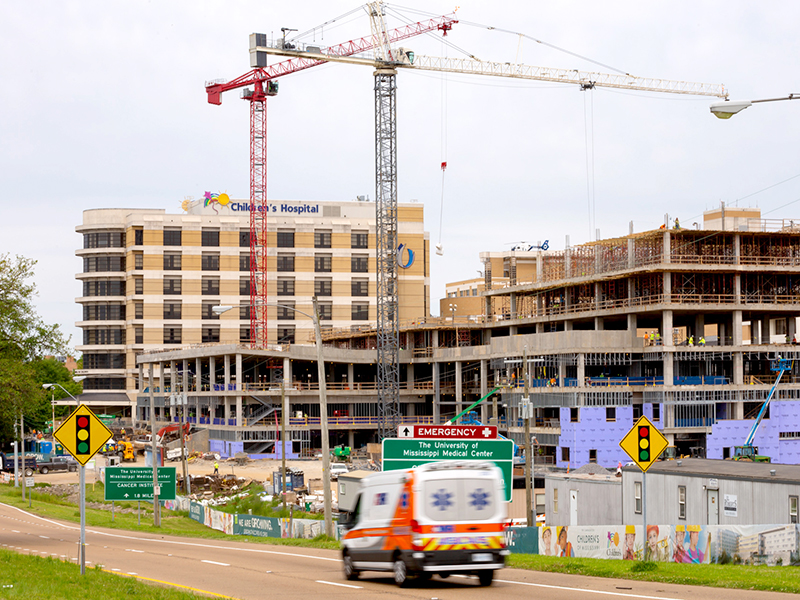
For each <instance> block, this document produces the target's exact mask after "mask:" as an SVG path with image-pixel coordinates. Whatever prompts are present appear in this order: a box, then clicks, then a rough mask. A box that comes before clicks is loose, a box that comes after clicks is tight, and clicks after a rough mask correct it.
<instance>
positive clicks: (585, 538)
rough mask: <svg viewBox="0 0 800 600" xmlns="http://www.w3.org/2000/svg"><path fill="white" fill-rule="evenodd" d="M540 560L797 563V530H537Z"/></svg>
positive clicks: (763, 527)
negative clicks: (553, 557)
mask: <svg viewBox="0 0 800 600" xmlns="http://www.w3.org/2000/svg"><path fill="white" fill-rule="evenodd" d="M538 530H539V532H538V533H539V554H542V555H549V556H563V557H583V558H609V559H615V560H642V559H645V558H646V559H649V560H655V561H661V562H677V563H687V564H701V563H716V562H720V561H721V562H727V560H728V559H730V560H731V561H733V562H742V563H745V564H764V565H790V564H798V563H800V528H799V527H798V525H741V526H731V525H648V526H647V530H646V531H645V529H644V527H643V526H642V525H609V526H595V527H587V526H558V527H552V526H545V527H539V528H538Z"/></svg>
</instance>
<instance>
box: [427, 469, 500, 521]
mask: <svg viewBox="0 0 800 600" xmlns="http://www.w3.org/2000/svg"><path fill="white" fill-rule="evenodd" d="M494 483H495V482H494V480H493V479H490V478H486V479H439V480H431V481H426V482H424V484H423V489H422V493H423V500H422V502H423V508H422V512H423V513H424V515H425V516H426V517H427V518H429V519H432V520H434V521H481V520H486V519H491V518H492V517H494V516H495V514H496V512H497V501H498V499H497V494H496V490H495V489H494V485H493V484H494Z"/></svg>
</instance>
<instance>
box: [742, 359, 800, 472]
mask: <svg viewBox="0 0 800 600" xmlns="http://www.w3.org/2000/svg"><path fill="white" fill-rule="evenodd" d="M793 366H794V361H793V360H789V359H786V358H776V359H775V360H772V361H770V366H769V368H770V370H771V371H777V372H778V376H777V377H776V378H775V383H774V384H773V386H772V389H770V391H769V395H768V396H767V399H766V400H765V401H764V404H762V405H761V409H760V410H759V411H758V415H756V421H755V423H753V426H752V427H751V428H750V433H748V434H747V439H745V441H744V444H743V445H741V446H734V449H733V460H749V461H753V462H771V459H770V457H769V456H761V455H759V454H758V447H757V446H753V441H754V440H755V438H756V432H757V431H758V428H759V427H760V426H761V421H763V420H764V415H765V414H766V412H767V408H768V407H769V403H770V402H771V401H772V397H773V396H774V395H775V390H776V389H777V388H778V384H779V383H780V382H781V377H782V376H783V374H784V373H785V372H786V371H791V370H792V367H793Z"/></svg>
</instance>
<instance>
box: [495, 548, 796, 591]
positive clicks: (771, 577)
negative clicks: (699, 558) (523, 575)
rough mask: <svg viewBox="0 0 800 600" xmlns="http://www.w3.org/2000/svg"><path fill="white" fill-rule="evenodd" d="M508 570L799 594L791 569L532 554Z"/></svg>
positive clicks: (512, 558)
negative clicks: (527, 570) (528, 570)
mask: <svg viewBox="0 0 800 600" xmlns="http://www.w3.org/2000/svg"><path fill="white" fill-rule="evenodd" d="M508 566H509V567H514V568H516V569H530V570H533V571H547V572H549V573H565V574H569V575H586V576H590V577H612V578H618V579H633V580H638V581H657V582H662V583H675V584H681V585H701V586H708V587H720V588H733V589H741V590H762V591H768V592H786V593H791V594H800V577H798V575H800V573H798V571H797V569H796V568H794V567H768V566H749V565H716V564H714V565H685V564H680V563H666V562H664V563H662V562H642V561H628V560H604V559H601V558H561V557H557V556H539V555H536V554H512V555H511V556H510V557H509V560H508Z"/></svg>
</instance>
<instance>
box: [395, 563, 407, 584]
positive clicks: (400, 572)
mask: <svg viewBox="0 0 800 600" xmlns="http://www.w3.org/2000/svg"><path fill="white" fill-rule="evenodd" d="M407 579H408V570H407V569H406V563H405V562H404V561H403V559H402V558H401V557H399V556H398V557H397V558H396V559H395V561H394V582H395V583H396V584H397V585H398V586H400V587H403V586H404V585H405V584H406V580H407Z"/></svg>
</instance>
